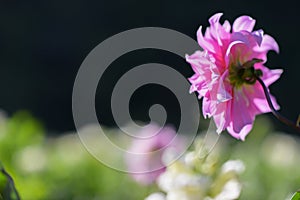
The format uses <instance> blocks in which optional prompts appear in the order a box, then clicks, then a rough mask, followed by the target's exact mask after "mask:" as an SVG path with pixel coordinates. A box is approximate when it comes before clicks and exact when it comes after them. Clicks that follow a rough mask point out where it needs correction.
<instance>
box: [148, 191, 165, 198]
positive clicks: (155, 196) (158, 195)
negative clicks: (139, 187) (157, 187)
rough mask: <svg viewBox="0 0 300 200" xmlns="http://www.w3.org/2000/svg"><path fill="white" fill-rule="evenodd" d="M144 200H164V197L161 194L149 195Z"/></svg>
mask: <svg viewBox="0 0 300 200" xmlns="http://www.w3.org/2000/svg"><path fill="white" fill-rule="evenodd" d="M145 200H166V196H165V195H164V194H163V193H161V192H157V193H153V194H150V195H149V196H148V197H146V199H145Z"/></svg>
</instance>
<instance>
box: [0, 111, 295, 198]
mask: <svg viewBox="0 0 300 200" xmlns="http://www.w3.org/2000/svg"><path fill="white" fill-rule="evenodd" d="M116 135H117V134H116ZM219 140H220V141H219V143H218V145H220V147H221V148H222V149H223V150H222V155H220V157H221V158H222V159H223V160H224V161H225V160H227V159H240V160H242V161H243V162H244V163H245V165H246V171H245V172H244V174H242V176H241V179H242V182H243V190H242V195H241V198H240V199H242V200H248V199H249V200H250V199H264V200H271V199H272V200H276V199H278V200H281V199H286V198H288V196H290V197H291V195H292V193H293V192H294V191H297V189H298V188H299V187H300V170H299V166H300V156H299V152H300V146H299V145H298V144H299V140H298V138H295V137H292V136H290V135H288V134H286V133H276V132H274V131H273V130H272V124H270V122H269V121H268V120H267V119H266V118H264V117H258V118H257V120H256V122H255V127H254V129H253V131H252V132H251V133H250V135H249V136H248V138H247V139H246V141H245V142H241V141H236V140H235V139H233V138H231V137H229V136H228V135H227V134H226V133H225V134H223V135H222V136H221V138H220V139H219ZM107 156H111V155H110V154H109V152H108V153H107ZM0 160H1V162H2V164H3V165H4V166H5V168H6V170H7V172H8V173H9V174H10V175H11V177H12V178H13V180H14V182H15V186H16V188H17V189H18V192H19V194H20V196H21V199H25V200H27V199H30V200H39V199H42V200H44V199H53V200H60V199H76V200H85V199H87V200H91V199H94V200H96V199H101V200H115V199H116V200H118V199H130V200H131V199H132V200H135V199H137V200H139V199H144V198H145V197H146V196H147V195H148V194H150V193H152V192H154V191H158V189H157V188H156V186H147V187H145V186H140V185H138V184H137V183H135V182H134V181H132V180H131V178H130V177H129V176H128V175H127V174H125V173H121V172H118V171H115V170H113V169H110V168H108V167H107V166H104V165H102V164H101V163H100V162H98V161H97V160H96V159H94V158H93V157H92V156H91V155H90V154H89V153H88V152H87V151H86V150H85V149H84V147H83V145H82V144H81V143H80V140H79V138H78V137H77V135H76V134H75V133H69V134H64V135H63V136H60V137H54V138H53V137H47V136H46V132H45V130H44V129H43V126H42V124H41V123H40V122H39V121H38V120H37V119H35V118H34V117H32V116H31V115H30V114H29V113H27V112H18V113H16V114H15V115H13V116H12V117H10V118H7V117H4V116H2V115H1V116H0ZM5 178H7V177H5V176H3V175H2V176H0V189H1V188H3V187H5V186H3V180H4V182H5Z"/></svg>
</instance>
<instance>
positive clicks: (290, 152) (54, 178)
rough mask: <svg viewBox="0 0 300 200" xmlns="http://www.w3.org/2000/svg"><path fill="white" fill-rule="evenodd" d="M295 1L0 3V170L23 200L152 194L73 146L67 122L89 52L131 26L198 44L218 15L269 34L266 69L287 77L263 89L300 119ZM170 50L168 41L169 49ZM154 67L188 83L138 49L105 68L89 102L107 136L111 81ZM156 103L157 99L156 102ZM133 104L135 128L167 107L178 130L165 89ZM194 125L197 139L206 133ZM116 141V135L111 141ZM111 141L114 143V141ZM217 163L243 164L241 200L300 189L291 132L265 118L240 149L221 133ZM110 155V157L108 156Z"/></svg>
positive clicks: (174, 106) (180, 65)
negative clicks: (252, 22) (246, 18)
mask: <svg viewBox="0 0 300 200" xmlns="http://www.w3.org/2000/svg"><path fill="white" fill-rule="evenodd" d="M297 5H298V4H297V1H295V0H294V1H292V0H286V1H284V2H279V3H278V2H276V1H256V0H255V1H243V2H242V1H231V2H228V1H227V2H226V1H216V0H213V1H200V0H198V1H191V0H188V1H179V0H178V1H159V0H152V1H137V0H125V1H117V2H116V1H83V0H78V1H68V0H64V1H59V0H51V1H33V0H28V1H19V0H10V1H8V0H1V1H0V110H1V114H0V161H1V163H2V165H3V166H4V167H5V168H6V170H7V171H8V172H9V173H10V174H11V175H12V177H13V178H14V180H15V183H16V187H17V189H18V191H19V193H20V195H21V197H22V198H23V199H30V200H35V199H76V200H77V199H101V200H103V199H104V200H112V199H143V198H145V197H146V196H147V195H149V194H150V193H151V192H154V191H158V190H159V189H158V188H157V186H155V185H151V186H142V185H139V184H138V183H136V182H134V181H133V180H132V179H131V178H130V177H129V176H128V175H127V174H124V173H120V172H118V171H114V170H112V169H110V168H108V167H106V166H104V165H102V164H101V163H100V162H98V161H97V160H95V159H94V158H93V157H92V156H91V155H90V154H88V153H87V151H86V150H85V149H84V146H83V145H82V144H81V143H80V141H79V140H78V137H77V135H76V131H75V126H74V123H73V118H72V89H73V83H74V80H75V77H76V74H77V71H78V69H79V67H80V65H81V63H82V61H83V60H84V58H85V57H86V56H87V55H88V53H89V52H90V51H91V50H92V49H93V48H94V47H95V46H97V45H98V44H99V43H101V42H102V41H104V40H105V39H107V38H108V37H110V36H112V35H114V34H117V33H119V32H121V31H125V30H128V29H132V28H138V27H149V26H153V27H164V28H169V29H173V30H176V31H179V32H182V33H184V34H186V35H188V36H190V37H192V38H195V39H196V31H197V29H198V27H199V26H200V25H203V26H204V27H206V26H208V18H209V17H210V16H212V15H213V14H215V13H216V12H223V13H224V16H223V19H228V20H229V21H230V22H233V20H234V19H235V18H236V17H238V16H240V15H245V14H246V15H250V16H252V17H253V18H255V19H256V22H257V23H256V26H255V28H256V29H260V28H262V29H264V31H265V32H266V33H268V34H270V35H272V36H273V37H274V38H275V39H276V41H277V42H278V43H279V47H280V54H279V55H277V54H276V53H275V52H270V53H269V54H268V62H267V66H268V67H269V68H272V69H275V68H281V69H283V70H284V73H283V75H282V77H281V79H280V80H279V81H277V82H276V83H274V84H273V85H272V86H271V87H270V89H271V92H272V94H274V96H276V98H277V100H278V102H279V104H280V105H281V110H280V112H281V113H282V114H284V115H286V116H288V117H289V118H291V119H295V120H296V119H297V117H298V114H299V112H300V107H299V101H300V93H299V91H298V86H299V74H300V68H299V66H298V60H299V59H298V57H299V53H300V50H299V48H298V46H300V41H299V40H298V39H297V38H298V35H299V30H300V28H299V27H300V15H299V11H298V7H297ZM174 42H175V41H174ZM148 62H157V63H162V64H166V65H168V66H171V67H173V68H174V69H176V70H178V71H179V72H181V73H182V74H183V75H184V76H185V77H187V78H188V77H190V76H191V75H192V70H191V68H190V66H189V65H188V64H187V63H186V62H185V60H183V59H182V58H179V57H178V56H175V55H173V54H171V53H168V52H165V51H159V50H152V49H145V50H138V51H134V52H130V53H127V54H125V55H123V56H121V57H120V58H118V59H117V60H116V61H115V62H113V63H112V65H111V66H110V67H109V69H108V71H107V72H106V74H105V76H104V77H103V78H102V79H101V81H100V83H99V85H101V87H98V89H97V94H96V109H97V111H98V112H97V114H98V117H99V121H100V123H101V124H103V125H104V126H105V127H107V130H108V131H110V132H111V133H112V134H114V132H116V133H117V131H115V129H114V128H116V127H115V123H114V120H113V117H112V113H111V110H110V97H111V93H112V89H113V87H114V85H115V84H116V82H117V80H118V79H119V78H120V77H121V76H122V75H123V74H124V73H126V71H128V70H130V69H131V68H133V67H134V66H137V65H140V64H143V63H148ZM154 94H155V95H154ZM131 100H132V101H131V104H130V111H131V115H132V117H133V118H134V119H135V120H139V121H144V122H147V121H148V120H149V118H148V108H149V106H151V105H152V104H154V103H159V104H162V105H164V107H165V108H166V110H167V112H168V119H167V122H168V123H171V124H173V125H174V126H175V127H176V126H178V123H179V117H180V110H179V108H178V102H177V100H176V98H175V97H174V95H173V94H172V93H171V92H170V91H169V90H168V89H166V88H163V87H160V86H157V85H151V86H149V85H148V86H144V87H142V88H141V89H139V90H137V91H136V92H135V93H134V95H133V96H132V99H131ZM207 125H208V124H207V122H206V121H204V120H201V123H200V131H201V130H205V129H206V128H207ZM115 136H116V137H119V136H118V134H115ZM117 139H118V138H117ZM220 140H224V141H226V142H225V143H226V144H227V145H225V146H224V147H222V148H224V150H223V151H222V154H221V155H220V157H221V158H222V159H221V160H222V161H225V160H226V159H241V160H242V161H243V162H244V163H245V165H246V171H245V173H244V174H243V175H242V176H241V180H242V182H243V187H244V188H243V192H242V196H241V199H270V200H271V199H272V200H274V199H284V198H286V197H287V196H288V195H290V194H291V193H292V192H294V191H296V190H297V189H298V188H299V187H300V171H299V168H298V166H299V165H300V157H299V152H300V149H299V145H298V144H299V138H298V136H297V132H295V131H294V130H292V129H290V128H289V127H286V126H285V125H283V124H282V123H280V122H278V121H277V120H276V119H275V118H274V117H273V116H272V115H271V114H265V115H263V116H259V117H258V118H257V120H256V121H255V126H254V130H253V131H252V132H251V133H250V135H249V137H248V138H247V140H246V141H245V142H240V141H236V140H235V139H233V138H231V137H228V136H227V135H226V133H225V134H223V135H222V137H221V138H220ZM107 155H108V156H111V155H109V154H107Z"/></svg>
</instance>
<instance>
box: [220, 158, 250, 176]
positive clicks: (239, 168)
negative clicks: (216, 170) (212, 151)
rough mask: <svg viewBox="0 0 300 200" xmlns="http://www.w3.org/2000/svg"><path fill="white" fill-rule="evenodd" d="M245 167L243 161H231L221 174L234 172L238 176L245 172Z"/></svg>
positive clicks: (226, 164) (223, 166) (226, 163)
mask: <svg viewBox="0 0 300 200" xmlns="http://www.w3.org/2000/svg"><path fill="white" fill-rule="evenodd" d="M244 170H245V165H244V163H243V162H242V161H241V160H229V161H227V162H225V163H224V164H223V165H222V169H221V172H222V173H227V172H230V171H234V172H236V173H238V174H240V173H242V172H244Z"/></svg>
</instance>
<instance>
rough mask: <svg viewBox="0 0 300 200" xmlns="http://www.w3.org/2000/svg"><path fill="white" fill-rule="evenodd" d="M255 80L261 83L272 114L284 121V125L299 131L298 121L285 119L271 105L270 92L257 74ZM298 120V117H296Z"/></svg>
mask: <svg viewBox="0 0 300 200" xmlns="http://www.w3.org/2000/svg"><path fill="white" fill-rule="evenodd" d="M256 80H258V82H259V83H260V84H261V86H262V87H263V90H264V93H265V96H266V98H267V102H268V104H269V107H270V108H271V110H272V113H273V115H275V117H276V118H277V119H278V120H279V121H281V122H283V123H285V124H286V125H288V126H290V127H292V128H294V129H295V130H297V131H299V132H300V126H299V122H296V123H294V122H293V121H291V120H289V119H287V118H286V117H284V116H282V115H281V114H280V113H279V112H278V111H277V110H276V109H275V108H274V106H273V103H272V100H271V97H270V93H269V91H268V88H267V86H266V85H265V83H264V82H263V80H261V78H259V77H258V76H256ZM298 120H299V118H298Z"/></svg>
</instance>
